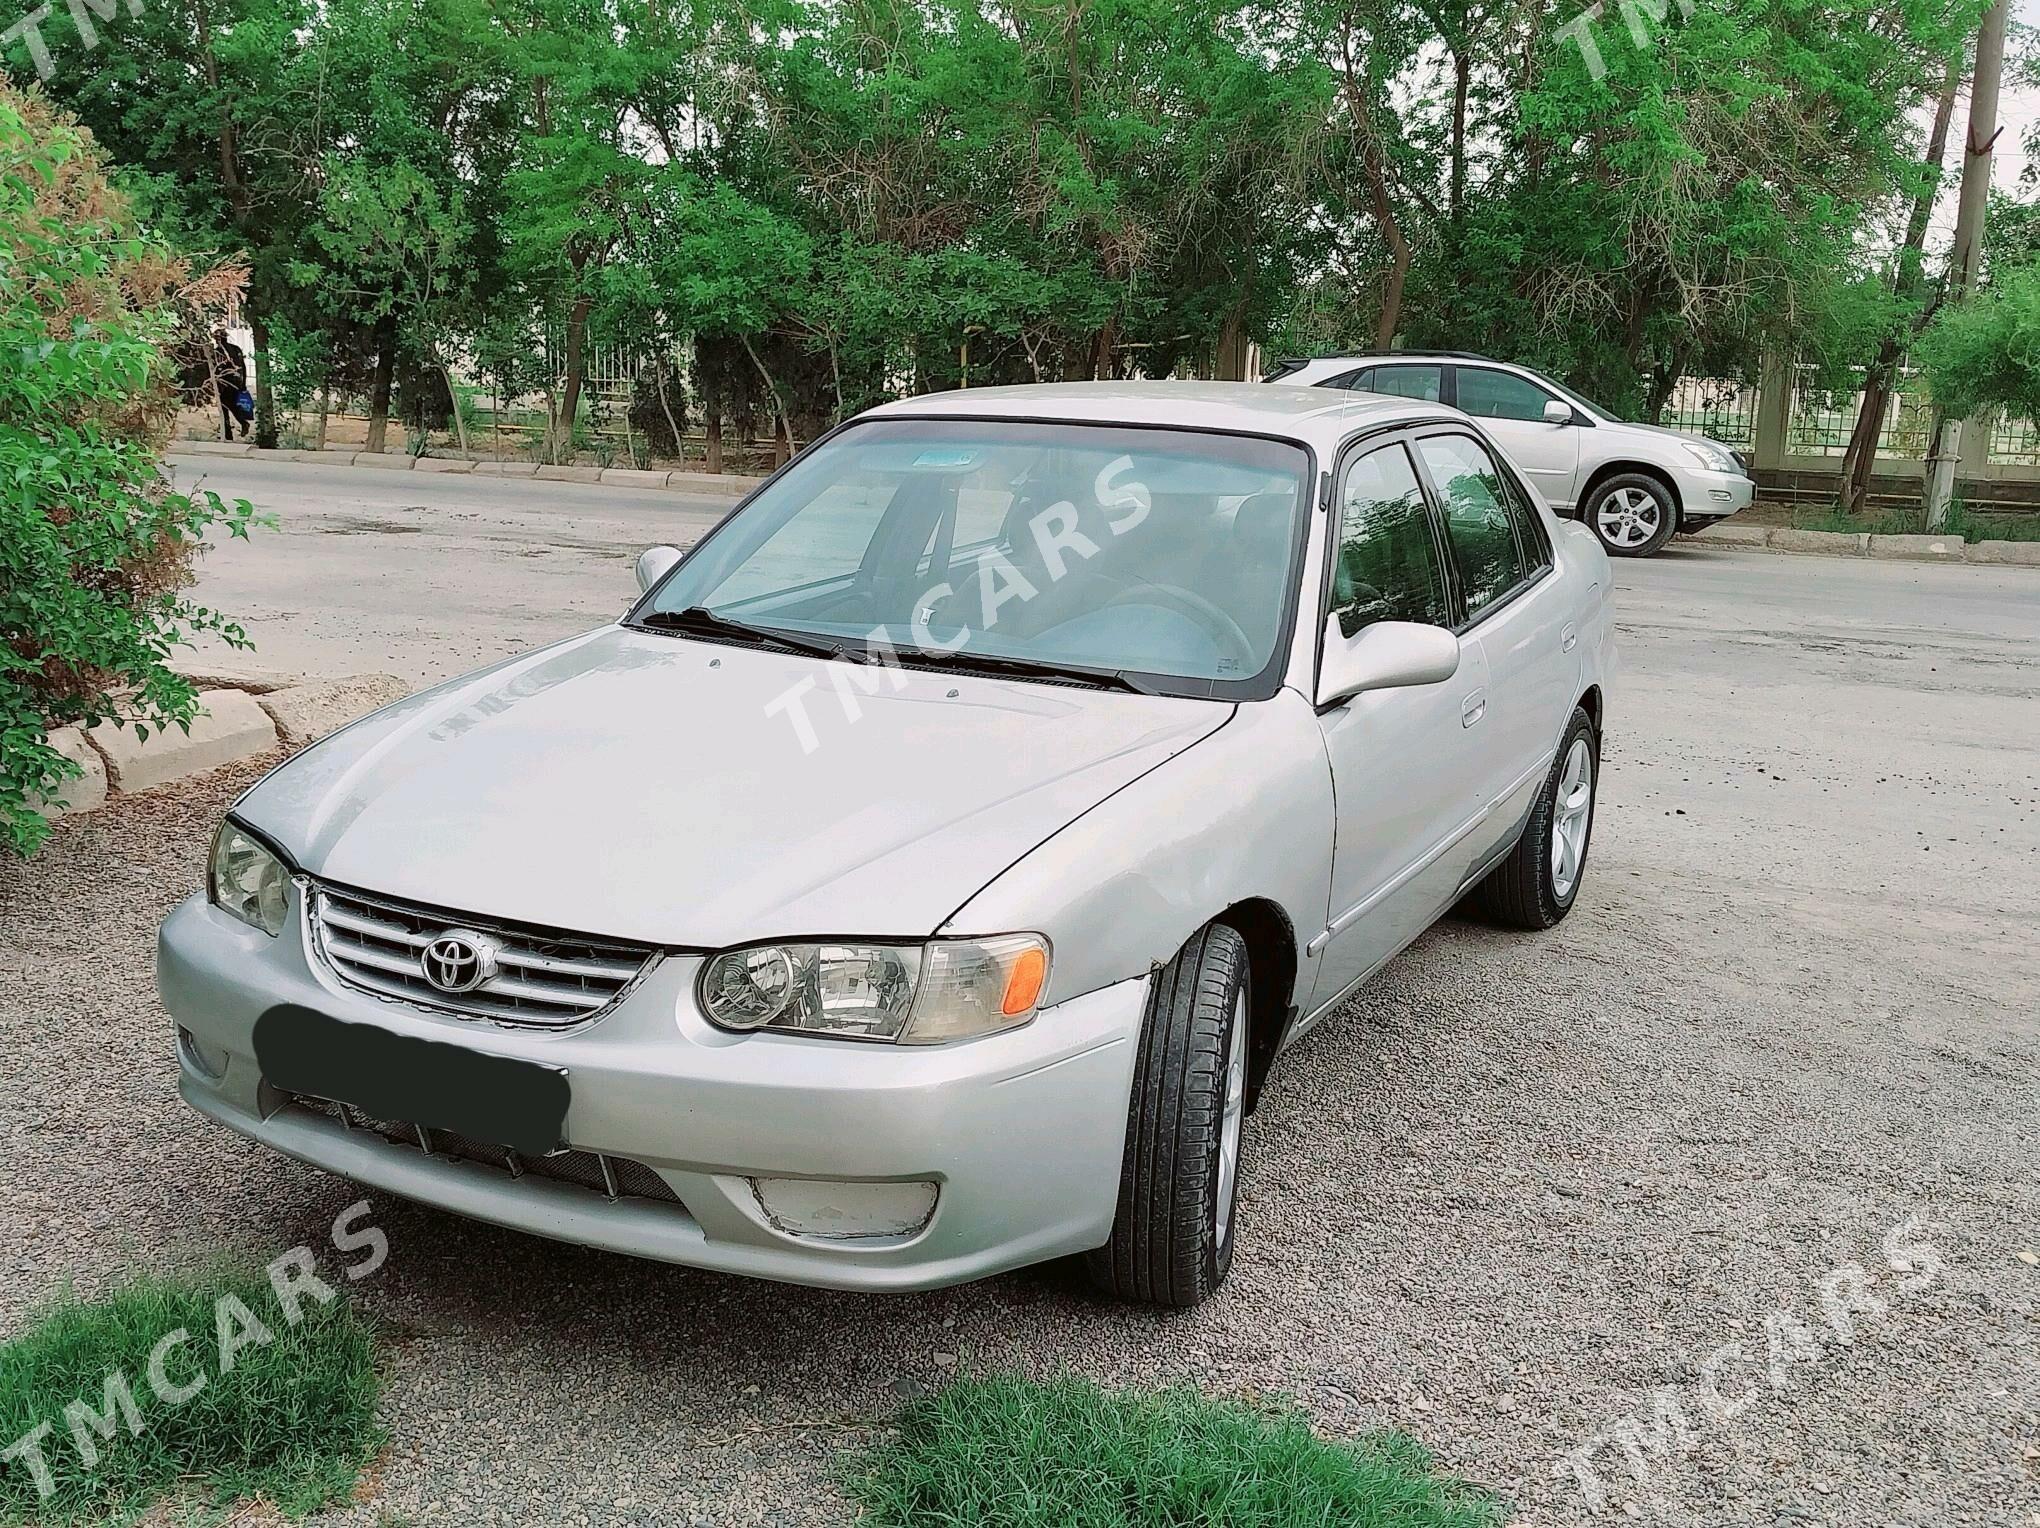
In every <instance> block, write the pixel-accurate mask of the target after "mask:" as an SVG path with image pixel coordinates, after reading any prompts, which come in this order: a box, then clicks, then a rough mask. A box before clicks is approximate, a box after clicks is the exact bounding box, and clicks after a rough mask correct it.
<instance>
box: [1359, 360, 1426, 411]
mask: <svg viewBox="0 0 2040 1528" xmlns="http://www.w3.org/2000/svg"><path fill="white" fill-rule="evenodd" d="M1444 380H1445V368H1444V367H1442V366H1370V367H1368V368H1367V369H1366V370H1365V371H1361V372H1355V373H1354V375H1353V379H1352V380H1351V381H1350V382H1348V383H1347V384H1346V385H1347V386H1348V387H1350V388H1352V389H1353V391H1354V392H1356V393H1380V394H1382V395H1383V396H1384V397H1389V398H1420V399H1422V400H1423V401H1424V402H1426V403H1436V402H1437V401H1438V399H1439V397H1440V396H1441V390H1442V387H1443V384H1444Z"/></svg>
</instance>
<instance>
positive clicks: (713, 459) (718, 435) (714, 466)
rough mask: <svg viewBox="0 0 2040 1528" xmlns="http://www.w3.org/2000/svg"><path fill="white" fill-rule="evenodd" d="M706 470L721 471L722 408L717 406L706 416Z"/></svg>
mask: <svg viewBox="0 0 2040 1528" xmlns="http://www.w3.org/2000/svg"><path fill="white" fill-rule="evenodd" d="M708 470H709V471H710V472H720V471H722V410H721V409H719V408H718V409H715V410H713V411H712V412H711V413H710V414H709V416H708Z"/></svg>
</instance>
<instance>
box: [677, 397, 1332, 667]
mask: <svg viewBox="0 0 2040 1528" xmlns="http://www.w3.org/2000/svg"><path fill="white" fill-rule="evenodd" d="M1308 474H1309V459H1308V455H1307V453H1306V452H1305V451H1304V449H1303V448H1302V447H1301V446H1297V445H1292V444H1287V443H1284V442H1280V441H1271V440H1262V439H1257V438H1249V437H1235V436H1225V435H1215V434H1206V433H1202V432H1197V431H1189V430H1171V429H1163V430H1150V429H1137V428H1130V427H1115V426H1091V425H1073V424H1042V423H1033V422H987V421H976V420H904V419H903V420H891V419H888V420H873V421H871V422H869V423H865V424H859V425H856V426H853V427H852V428H851V429H849V430H846V431H845V432H843V433H842V434H841V435H838V436H836V437H835V438H834V439H832V440H829V441H827V442H824V443H823V444H821V445H819V446H817V447H815V448H814V450H813V451H812V452H810V453H809V454H808V455H807V456H805V457H803V458H801V459H800V460H799V461H797V462H796V463H795V464H794V465H793V466H792V467H791V468H790V469H789V470H788V471H787V472H786V473H785V474H784V475H783V476H782V477H780V478H779V479H778V480H777V481H776V482H774V483H772V484H771V485H769V486H768V487H766V488H765V489H764V490H762V491H761V492H760V493H759V494H758V496H757V497H756V498H754V499H753V500H752V501H751V502H750V503H749V504H748V505H746V506H745V507H744V509H743V510H742V512H741V513H739V514H737V515H736V516H734V517H733V518H732V519H730V520H729V521H727V522H725V523H724V524H723V525H722V526H720V527H718V528H717V530H716V531H715V532H714V534H713V535H711V536H710V537H709V538H708V540H706V541H705V542H703V543H702V544H701V546H700V547H698V548H697V549H696V550H695V551H694V552H693V553H692V554H691V555H690V556H689V557H688V558H687V560H686V561H685V562H683V563H682V564H681V565H680V567H679V568H678V569H677V570H676V571H675V573H674V574H673V576H672V577H671V578H670V579H669V580H667V582H666V583H665V584H663V585H662V586H660V588H659V589H658V591H657V593H656V596H655V599H654V602H653V604H652V606H651V607H650V609H651V610H653V611H666V612H679V611H682V610H686V609H689V608H692V607H701V608H705V609H707V610H710V611H712V612H713V613H714V614H716V615H718V616H720V617H722V618H724V619H725V620H729V621H741V622H743V623H745V624H747V625H750V626H755V627H765V628H770V629H773V630H777V631H782V632H797V633H800V634H802V635H806V636H821V637H825V638H830V639H841V640H843V641H844V642H845V644H846V645H847V646H849V647H852V648H855V647H857V646H859V645H862V644H866V643H874V644H875V643H877V642H881V641H882V642H885V643H889V644H891V645H892V646H893V647H895V648H898V649H901V650H902V651H905V652H909V654H910V655H911V650H913V649H921V650H940V651H946V652H953V653H956V654H959V655H961V656H962V657H963V658H967V657H969V656H971V655H977V656H983V657H990V658H1002V659H1014V660H1020V661H1024V662H1029V663H1036V664H1042V665H1050V666H1059V667H1078V668H1087V669H1099V670H1108V671H1113V672H1129V673H1133V674H1140V675H1146V676H1154V677H1156V678H1157V679H1158V680H1161V681H1163V682H1162V683H1160V684H1159V686H1158V687H1159V688H1162V689H1165V690H1167V689H1170V688H1172V685H1171V684H1170V683H1168V682H1167V681H1170V680H1178V681H1195V682H1198V683H1197V684H1196V685H1194V686H1192V687H1191V688H1195V689H1197V690H1199V691H1200V692H1208V690H1207V689H1206V687H1208V685H1209V684H1210V683H1211V682H1221V683H1223V682H1228V681H1243V680H1251V679H1254V678H1255V677H1257V676H1260V675H1262V674H1263V673H1265V672H1266V671H1268V670H1269V669H1271V668H1272V667H1273V666H1274V664H1275V663H1276V661H1277V656H1278V649H1279V647H1280V637H1281V634H1282V632H1284V631H1285V630H1286V629H1287V607H1288V596H1289V588H1290V582H1291V577H1290V575H1291V569H1292V567H1293V566H1294V564H1295V552H1296V544H1297V538H1298V537H1299V535H1300V534H1301V531H1302V526H1303V515H1302V514H1301V512H1300V506H1301V504H1302V502H1303V497H1304V493H1303V490H1304V485H1305V483H1306V482H1307V481H1308ZM1173 687H1175V688H1183V686H1180V685H1179V686H1173Z"/></svg>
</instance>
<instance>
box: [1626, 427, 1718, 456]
mask: <svg viewBox="0 0 2040 1528" xmlns="http://www.w3.org/2000/svg"><path fill="white" fill-rule="evenodd" d="M1604 424H1605V427H1606V428H1608V429H1611V430H1614V431H1616V432H1617V433H1622V432H1625V431H1626V432H1627V433H1629V434H1631V435H1647V436H1649V437H1650V438H1651V439H1652V440H1694V441H1704V442H1705V443H1706V444H1708V445H1710V446H1720V447H1721V449H1722V450H1724V451H1728V452H1731V453H1733V451H1734V450H1735V448H1734V447H1733V446H1726V445H1722V443H1721V442H1720V441H1718V440H1716V439H1715V438H1714V437H1713V436H1712V435H1701V434H1699V433H1697V432H1695V431H1693V430H1668V429H1666V428H1665V427H1664V426H1663V425H1661V424H1633V423H1631V422H1630V421H1629V420H1626V419H1610V420H1607V421H1604Z"/></svg>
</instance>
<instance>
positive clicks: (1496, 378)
mask: <svg viewBox="0 0 2040 1528" xmlns="http://www.w3.org/2000/svg"><path fill="white" fill-rule="evenodd" d="M1551 401H1552V395H1551V394H1550V393H1548V392H1546V391H1545V390H1544V389H1543V388H1541V387H1539V386H1538V385H1537V384H1536V383H1535V382H1526V381H1524V380H1523V379H1522V378H1521V377H1518V376H1515V375H1512V374H1511V373H1509V372H1506V371H1489V370H1488V369H1487V368H1486V367H1484V366H1462V367H1460V368H1459V406H1460V408H1462V409H1464V410H1465V411H1466V412H1467V413H1469V414H1471V415H1473V417H1474V418H1476V419H1536V420H1542V419H1543V418H1544V405H1545V404H1547V403H1550V402H1551Z"/></svg>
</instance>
